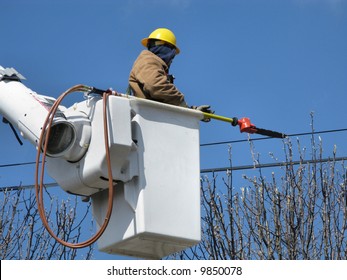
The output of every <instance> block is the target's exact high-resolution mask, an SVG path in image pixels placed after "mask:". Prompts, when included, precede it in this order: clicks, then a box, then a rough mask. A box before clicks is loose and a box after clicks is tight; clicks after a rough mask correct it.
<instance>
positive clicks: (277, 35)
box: [0, 0, 347, 187]
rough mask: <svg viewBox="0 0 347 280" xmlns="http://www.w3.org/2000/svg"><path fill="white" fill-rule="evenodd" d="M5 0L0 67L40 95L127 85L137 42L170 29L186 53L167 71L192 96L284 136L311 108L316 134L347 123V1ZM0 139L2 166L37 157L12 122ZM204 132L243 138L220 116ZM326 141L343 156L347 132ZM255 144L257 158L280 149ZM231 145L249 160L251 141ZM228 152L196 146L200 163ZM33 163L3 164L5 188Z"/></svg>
mask: <svg viewBox="0 0 347 280" xmlns="http://www.w3.org/2000/svg"><path fill="white" fill-rule="evenodd" d="M0 1H1V2H2V3H1V5H0V6H1V9H0V28H1V39H0V65H2V66H3V67H14V68H15V69H17V70H18V71H19V72H20V73H22V74H23V75H24V76H25V77H26V78H27V80H26V81H24V83H25V85H26V86H28V87H29V88H31V89H33V90H34V91H36V92H38V93H40V94H44V95H49V96H53V97H58V96H59V95H60V94H61V93H62V92H63V91H65V90H66V89H67V88H69V87H71V86H73V85H75V84H80V83H82V84H87V85H91V86H95V87H99V88H109V87H112V88H114V89H116V90H117V91H119V92H124V91H125V89H126V87H127V80H128V75H129V72H130V69H131V66H132V64H133V62H134V60H135V59H136V57H137V55H138V53H139V52H140V51H141V50H142V49H143V47H142V45H141V44H140V40H141V39H142V38H144V37H146V36H148V35H149V34H150V33H151V32H152V31H153V30H154V29H156V28H158V27H167V28H170V29H171V30H172V31H173V32H174V33H175V34H176V37H177V44H178V45H179V47H180V49H181V53H180V54H179V55H178V56H177V57H176V58H175V60H174V62H173V64H172V67H171V72H172V73H173V74H174V75H175V77H176V80H175V83H176V85H177V87H178V88H179V89H180V90H181V91H182V92H183V93H184V94H185V96H186V100H187V102H188V103H189V104H191V105H200V104H209V105H211V106H212V108H213V109H214V110H215V111H216V114H219V115H224V116H229V117H234V116H237V117H240V118H241V117H249V118H251V120H252V122H253V123H254V124H255V125H257V126H259V127H262V128H268V129H272V130H277V131H281V132H285V133H287V134H293V133H299V132H307V131H310V112H314V122H315V129H316V130H318V131H319V130H330V129H340V128H346V127H347V125H346V123H345V120H346V117H347V112H346V110H345V108H346V105H345V104H346V101H347V97H346V94H347V31H346V30H347V1H346V0H281V1H279V0H166V1H162V0H137V1H136V0H124V1H111V0H98V1H91V0H60V1H49V0H31V1H29V0H12V1H5V0H0ZM80 97H81V96H76V101H79V99H80ZM0 135H1V138H0V141H1V144H2V145H1V147H0V154H1V157H0V158H1V160H0V165H6V164H11V163H18V162H31V161H35V155H36V151H35V149H34V148H33V147H32V146H31V144H30V143H28V142H26V143H25V144H24V146H19V144H18V143H17V142H16V140H15V138H14V136H13V135H12V133H11V131H10V129H9V127H7V126H5V125H0ZM200 135H201V143H209V142H218V141H227V140H238V139H246V138H247V135H243V134H240V133H239V131H238V129H237V128H233V127H231V126H230V125H229V124H227V123H222V122H219V121H211V122H210V123H202V124H201V134H200ZM252 137H253V136H252ZM322 138H323V141H325V142H324V145H325V146H324V148H325V152H326V154H327V155H329V154H330V151H332V147H333V145H334V144H336V145H337V147H338V150H337V151H338V156H346V155H347V148H346V144H345V143H346V138H347V135H346V133H339V134H332V135H329V136H327V135H325V136H324V137H323V136H322ZM240 145H241V144H240ZM257 145H258V147H259V149H260V150H261V152H262V156H263V155H264V156H263V158H264V162H269V161H271V160H270V159H269V158H268V157H267V153H268V152H271V151H274V150H276V151H278V153H281V149H282V146H283V145H282V141H281V140H267V141H262V143H261V144H257ZM257 145H256V146H257ZM244 146H246V145H244ZM234 147H235V148H233V151H234V152H233V159H234V165H238V164H252V162H251V157H250V155H249V151H248V152H247V147H246V148H244V147H241V146H239V145H236V146H234ZM227 157H228V155H227V146H226V145H219V146H218V147H211V148H207V147H202V148H201V167H202V168H211V167H220V166H225V165H226V164H227V163H228V161H227V160H228V159H227ZM33 170H34V166H30V165H29V166H20V167H11V168H1V169H0V186H1V187H3V186H6V185H18V184H19V183H22V184H24V185H25V184H32V183H33V181H34V177H33V176H34V175H33Z"/></svg>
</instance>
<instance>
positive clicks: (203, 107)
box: [196, 105, 214, 114]
mask: <svg viewBox="0 0 347 280" xmlns="http://www.w3.org/2000/svg"><path fill="white" fill-rule="evenodd" d="M210 108H211V106H210V105H200V106H197V107H196V110H199V111H201V112H205V113H209V114H213V113H214V111H213V110H211V109H210Z"/></svg>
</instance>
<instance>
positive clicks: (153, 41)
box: [129, 28, 213, 113]
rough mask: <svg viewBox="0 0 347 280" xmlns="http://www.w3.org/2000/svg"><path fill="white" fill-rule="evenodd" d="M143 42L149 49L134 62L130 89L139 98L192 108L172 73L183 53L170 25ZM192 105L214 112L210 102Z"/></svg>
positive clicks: (194, 107) (159, 29) (156, 31)
mask: <svg viewBox="0 0 347 280" xmlns="http://www.w3.org/2000/svg"><path fill="white" fill-rule="evenodd" d="M141 43H142V45H143V46H144V47H146V48H147V50H143V51H142V52H141V53H140V55H139V56H138V57H137V59H136V61H135V62H134V65H133V68H132V70H131V72H130V76H129V90H130V92H131V93H132V94H133V95H135V96H136V97H140V98H147V99H151V100H154V101H158V102H163V103H167V104H171V105H177V106H182V107H188V105H187V103H186V101H185V99H184V95H183V93H182V92H180V91H179V90H178V89H177V88H176V86H175V85H174V83H173V80H174V78H173V76H172V75H170V74H169V69H170V65H171V63H172V61H173V59H174V58H175V56H176V55H177V54H179V53H180V49H179V48H178V46H177V44H176V37H175V35H174V33H173V32H172V31H171V30H169V29H167V28H158V29H156V30H154V31H153V32H152V33H151V34H150V35H149V36H148V38H144V39H142V41H141ZM191 108H193V109H198V110H201V111H204V112H208V113H213V112H212V111H211V110H210V109H209V108H210V106H208V105H202V106H199V107H196V106H192V107H191Z"/></svg>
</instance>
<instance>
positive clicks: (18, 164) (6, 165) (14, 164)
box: [0, 161, 36, 168]
mask: <svg viewBox="0 0 347 280" xmlns="http://www.w3.org/2000/svg"><path fill="white" fill-rule="evenodd" d="M30 164H36V161H30V162H20V163H8V164H2V165H0V168H1V167H13V166H23V165H30Z"/></svg>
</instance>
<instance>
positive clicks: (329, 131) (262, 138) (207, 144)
mask: <svg viewBox="0 0 347 280" xmlns="http://www.w3.org/2000/svg"><path fill="white" fill-rule="evenodd" d="M342 131H347V128H341V129H332V130H322V131H313V132H304V133H295V134H287V136H288V137H294V136H306V135H315V134H324V133H336V132H342ZM269 139H274V138H273V137H259V138H254V139H241V140H230V141H221V142H211V143H205V144H200V147H205V146H215V145H221V144H234V143H241V142H248V141H258V140H269Z"/></svg>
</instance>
